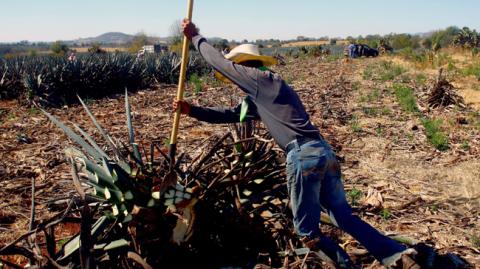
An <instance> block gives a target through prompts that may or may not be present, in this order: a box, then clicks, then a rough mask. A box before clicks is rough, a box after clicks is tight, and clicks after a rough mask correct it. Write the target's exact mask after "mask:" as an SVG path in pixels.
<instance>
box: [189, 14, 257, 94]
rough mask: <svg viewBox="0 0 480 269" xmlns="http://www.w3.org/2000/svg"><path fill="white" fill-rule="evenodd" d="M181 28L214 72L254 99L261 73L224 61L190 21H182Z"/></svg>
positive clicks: (220, 54)
mask: <svg viewBox="0 0 480 269" xmlns="http://www.w3.org/2000/svg"><path fill="white" fill-rule="evenodd" d="M182 27H183V32H184V34H185V36H186V37H187V38H190V39H191V40H192V43H193V45H194V46H195V48H196V49H197V50H198V51H199V52H200V54H201V55H202V57H203V58H204V59H205V61H206V62H207V63H209V64H210V65H211V66H212V67H213V68H214V69H215V70H216V71H218V72H220V73H221V74H222V75H224V76H225V77H226V78H228V79H229V80H231V81H232V82H233V83H235V84H236V85H238V86H239V87H240V88H241V89H242V90H243V91H245V92H246V93H247V94H248V95H250V96H251V97H252V98H256V96H257V91H258V83H257V80H258V76H259V73H260V72H261V71H259V70H258V69H256V68H251V67H246V66H242V65H239V64H236V63H234V62H232V61H229V60H227V59H225V57H223V55H222V53H220V52H219V51H218V50H217V49H215V48H214V47H213V46H212V45H210V44H208V43H207V40H206V39H205V38H204V37H203V36H201V35H199V34H198V30H197V28H196V27H195V25H194V24H193V23H191V22H190V21H188V20H184V21H183V24H182Z"/></svg>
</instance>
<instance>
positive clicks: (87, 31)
mask: <svg viewBox="0 0 480 269" xmlns="http://www.w3.org/2000/svg"><path fill="white" fill-rule="evenodd" d="M186 3H187V1H186V0H143V1H138V0H137V1H133V0H75V1H73V0H0V42H12V41H19V40H30V41H40V40H42V41H53V40H70V39H76V38H79V37H91V36H97V35H99V34H102V33H105V32H111V31H118V32H125V33H129V34H134V33H137V32H139V31H143V32H145V33H147V34H149V35H154V36H161V37H164V36H167V35H168V34H169V28H170V25H171V24H172V23H173V22H174V21H175V20H177V19H179V18H182V17H184V16H185V13H186ZM479 12H480V1H479V0H400V1H385V0H362V1H358V0H342V1H338V0H337V1H326V0H295V1H292V0H290V1H288V0H237V1H233V0H196V1H195V8H194V15H193V16H194V22H195V23H197V24H198V26H199V27H200V28H201V32H202V34H203V35H205V36H209V37H212V36H220V37H224V38H227V39H236V40H241V39H245V38H246V39H249V40H252V39H258V38H261V39H265V38H279V39H290V38H296V37H297V36H299V35H303V36H309V37H320V36H330V37H336V36H340V37H345V36H348V35H352V36H357V35H360V34H361V35H366V34H375V33H379V34H386V33H391V32H396V33H418V32H428V31H430V30H437V29H442V28H445V27H447V26H450V25H457V26H460V27H463V26H469V27H471V28H475V29H480V16H479Z"/></svg>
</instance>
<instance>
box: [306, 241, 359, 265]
mask: <svg viewBox="0 0 480 269" xmlns="http://www.w3.org/2000/svg"><path fill="white" fill-rule="evenodd" d="M301 241H302V243H303V245H304V246H305V247H307V248H309V249H310V251H311V252H313V253H314V254H316V255H317V256H318V257H319V258H320V259H321V260H323V261H326V262H327V263H328V262H330V263H333V264H335V266H336V267H337V268H348V269H355V268H356V267H355V266H354V264H353V262H352V260H350V257H349V256H348V254H347V253H346V252H345V250H343V249H342V248H341V247H340V246H339V245H338V244H337V243H336V242H334V241H333V240H331V239H330V238H328V237H326V236H323V235H321V236H319V237H316V238H314V239H310V238H308V237H303V238H302V239H301Z"/></svg>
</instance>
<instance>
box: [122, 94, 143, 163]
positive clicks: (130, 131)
mask: <svg viewBox="0 0 480 269" xmlns="http://www.w3.org/2000/svg"><path fill="white" fill-rule="evenodd" d="M125 112H126V115H127V128H128V138H129V140H130V145H132V148H133V155H134V157H135V159H136V162H137V163H138V164H140V165H141V166H143V163H142V156H141V155H140V151H139V150H138V145H137V144H136V143H135V133H134V130H133V124H132V113H131V111H130V102H129V101H128V91H127V89H125Z"/></svg>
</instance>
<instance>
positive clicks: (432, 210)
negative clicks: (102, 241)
mask: <svg viewBox="0 0 480 269" xmlns="http://www.w3.org/2000/svg"><path fill="white" fill-rule="evenodd" d="M390 60H391V59H390V58H378V59H360V60H355V61H351V62H343V61H333V62H328V61H325V60H322V59H320V58H298V59H289V60H287V62H286V65H285V66H279V67H276V68H274V70H275V71H277V72H278V73H280V74H281V75H282V76H283V78H284V79H285V80H286V81H287V82H288V83H290V84H291V85H292V86H293V87H294V88H295V89H296V91H297V92H298V93H299V95H300V96H301V97H302V100H303V101H304V104H305V106H306V108H307V111H308V112H309V113H310V115H311V117H312V121H313V123H314V124H315V125H316V126H318V127H319V129H320V130H321V132H322V133H323V135H324V137H325V138H326V139H327V140H328V141H329V142H330V143H331V144H332V145H333V146H334V148H335V150H336V152H337V154H338V156H339V158H340V159H341V160H342V169H343V173H344V182H345V188H346V191H347V196H348V198H349V200H350V201H351V202H352V204H353V206H354V209H355V212H356V214H358V215H360V216H361V217H362V218H363V219H364V220H366V221H367V222H369V223H370V224H372V225H373V226H375V227H377V228H378V229H380V230H381V231H383V232H385V233H388V234H399V235H403V236H406V237H408V238H413V239H415V240H419V241H422V242H426V243H428V244H430V245H432V246H434V247H435V248H436V249H438V250H439V252H441V253H445V252H452V253H456V254H458V255H459V256H461V257H462V258H464V259H465V260H467V261H468V262H470V263H471V264H472V265H474V267H478V268H480V258H479V257H480V232H479V230H480V227H479V224H480V217H479V215H480V184H479V180H480V158H479V156H480V114H479V106H478V98H479V96H480V91H478V90H475V89H476V88H475V87H478V84H479V83H480V82H478V81H475V80H470V79H466V80H465V81H463V82H462V83H463V84H461V85H462V86H461V87H459V88H460V89H459V91H460V94H461V95H463V96H464V97H465V98H466V103H467V104H469V103H472V104H470V105H467V107H466V108H456V107H453V108H447V109H438V110H431V109H427V108H426V107H427V105H426V104H425V102H424V101H423V100H424V99H423V98H424V95H425V93H426V91H427V89H428V86H429V85H431V84H432V83H433V80H434V79H435V78H436V72H433V71H432V72H427V71H425V70H416V69H415V68H409V69H407V71H406V72H405V73H404V74H403V75H402V76H399V77H394V78H392V79H387V80H377V79H373V78H372V77H369V76H366V75H365V70H367V69H368V68H371V67H372V66H380V65H381V64H382V62H384V61H390ZM419 73H422V74H425V77H426V79H425V81H424V79H422V81H423V83H420V82H419V81H418V80H417V79H416V78H418V74H419ZM406 76H408V77H409V78H410V79H405V77H406ZM397 82H398V83H403V84H405V85H408V86H410V87H412V88H413V89H414V93H415V96H417V98H418V106H419V108H420V113H421V114H422V115H419V113H408V112H406V111H404V110H403V109H402V107H401V106H400V105H399V104H398V102H397V100H396V98H395V95H394V93H392V89H391V87H392V85H393V84H394V83H397ZM203 86H204V89H203V91H201V92H199V93H193V90H192V89H190V90H189V91H188V94H187V95H188V96H187V97H186V99H187V100H189V101H191V102H192V103H195V104H200V105H205V106H218V105H223V106H231V105H234V104H236V103H237V102H238V101H239V100H240V97H239V96H238V91H236V90H233V89H224V88H223V87H212V86H211V85H207V84H205V85H203ZM175 91H176V87H175V86H173V85H172V86H168V85H163V86H159V87H158V88H156V89H151V90H145V91H140V92H138V93H136V94H134V95H132V96H131V106H132V110H133V113H134V123H135V125H136V128H137V131H138V139H139V140H140V143H141V141H150V140H160V141H165V142H167V141H168V136H169V134H170V128H171V127H170V125H171V121H172V114H171V111H170V103H171V102H172V100H173V98H174V96H175ZM88 104H89V106H90V108H91V110H92V112H93V113H94V114H95V115H96V116H97V119H99V121H100V123H101V124H102V125H103V126H105V127H106V129H107V130H108V131H109V132H110V133H111V134H112V135H113V136H114V137H117V138H121V139H124V140H126V139H127V129H126V126H125V116H124V104H123V98H122V96H112V97H110V98H108V99H103V100H98V101H90V100H89V101H88ZM48 111H49V112H50V113H52V114H53V115H55V116H56V117H58V118H59V119H61V120H63V121H64V122H75V123H77V124H79V125H80V126H82V127H84V129H85V130H87V131H90V132H92V133H94V127H93V126H92V125H91V124H90V123H89V122H88V118H87V115H86V114H85V113H84V111H83V109H82V108H81V107H80V106H70V107H63V108H61V109H48ZM423 117H429V118H436V119H442V120H443V125H442V130H443V131H444V132H445V133H446V134H447V136H448V149H447V150H444V151H439V150H437V149H435V148H434V147H433V146H432V145H431V144H430V142H429V140H428V138H427V135H426V132H425V127H424V126H423V124H422V118H423ZM0 130H1V132H0V234H1V235H0V246H2V245H4V244H6V243H8V242H11V241H12V240H14V239H15V238H16V237H18V236H19V235H20V234H22V233H24V232H26V231H28V227H29V221H30V213H31V212H30V205H31V197H32V194H31V185H32V182H33V183H34V184H35V202H36V207H35V209H36V219H37V221H39V220H41V219H42V218H46V217H49V216H52V215H54V214H56V213H58V212H60V211H61V209H63V208H65V206H66V204H65V203H66V199H67V198H68V197H71V196H72V195H73V194H74V193H75V189H74V188H73V185H72V182H71V177H70V170H69V168H68V165H67V163H66V161H65V159H64V157H63V153H62V150H63V149H64V148H65V146H67V145H69V144H70V142H69V141H68V139H67V137H66V136H65V135H64V134H63V133H62V132H61V131H60V130H59V129H57V128H56V127H55V126H54V125H53V124H51V123H50V122H49V121H48V120H47V118H46V117H45V116H43V115H42V114H41V112H40V111H39V110H38V109H36V108H26V107H24V106H22V105H19V104H18V103H17V102H15V101H9V102H5V101H2V102H0ZM226 130H227V126H225V125H209V124H206V123H200V122H197V121H196V120H193V119H188V118H183V119H182V122H181V130H180V138H179V143H178V148H179V150H180V151H186V152H188V153H189V154H191V155H195V154H196V153H198V152H196V151H198V149H197V146H198V145H199V144H200V143H201V142H202V141H203V140H205V139H206V138H208V137H210V136H211V135H213V134H223V133H224V132H225V131H226ZM73 232H75V231H70V230H69V227H65V230H64V231H63V232H62V234H60V235H59V237H57V238H62V236H63V237H67V236H68V235H69V234H72V233H73ZM339 235H340V236H339V240H340V241H341V242H342V246H343V247H345V248H346V249H347V250H350V249H358V248H360V246H358V243H356V242H355V241H354V240H353V239H352V238H351V237H349V236H348V235H346V234H342V233H339ZM365 266H366V267H365V268H380V266H379V265H378V263H377V262H374V261H373V260H372V262H371V263H370V264H368V265H365Z"/></svg>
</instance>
